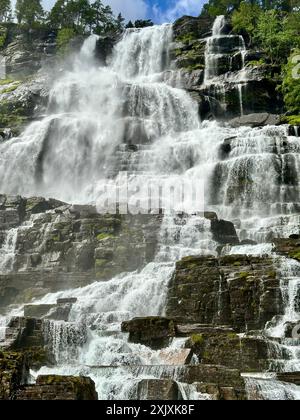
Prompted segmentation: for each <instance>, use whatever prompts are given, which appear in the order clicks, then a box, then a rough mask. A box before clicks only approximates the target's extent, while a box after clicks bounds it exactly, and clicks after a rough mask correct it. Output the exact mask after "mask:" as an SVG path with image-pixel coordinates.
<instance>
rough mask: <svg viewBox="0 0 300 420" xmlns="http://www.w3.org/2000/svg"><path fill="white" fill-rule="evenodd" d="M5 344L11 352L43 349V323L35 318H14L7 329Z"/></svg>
mask: <svg viewBox="0 0 300 420" xmlns="http://www.w3.org/2000/svg"><path fill="white" fill-rule="evenodd" d="M4 344H5V347H6V348H9V349H10V350H26V349H31V348H43V347H44V345H45V340H44V330H43V322H42V321H41V320H38V319H35V318H24V317H13V318H12V319H11V320H10V322H9V324H8V327H7V329H6V333H5V342H4Z"/></svg>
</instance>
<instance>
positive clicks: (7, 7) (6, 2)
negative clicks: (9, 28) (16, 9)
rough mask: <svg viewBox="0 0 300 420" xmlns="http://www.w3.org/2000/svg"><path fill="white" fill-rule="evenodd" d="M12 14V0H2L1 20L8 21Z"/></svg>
mask: <svg viewBox="0 0 300 420" xmlns="http://www.w3.org/2000/svg"><path fill="white" fill-rule="evenodd" d="M10 15H11V3H10V0H0V22H7V21H8V20H9V17H10Z"/></svg>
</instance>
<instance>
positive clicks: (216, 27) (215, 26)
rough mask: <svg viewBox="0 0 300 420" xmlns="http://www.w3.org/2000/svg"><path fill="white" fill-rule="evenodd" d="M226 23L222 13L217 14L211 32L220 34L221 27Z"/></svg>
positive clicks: (215, 34) (214, 34) (216, 34)
mask: <svg viewBox="0 0 300 420" xmlns="http://www.w3.org/2000/svg"><path fill="white" fill-rule="evenodd" d="M225 25H226V18H225V16H223V15H220V16H217V17H216V19H215V21H214V24H213V28H212V34H213V36H221V35H222V29H223V28H224V26H225Z"/></svg>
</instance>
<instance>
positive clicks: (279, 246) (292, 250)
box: [274, 237, 300, 261]
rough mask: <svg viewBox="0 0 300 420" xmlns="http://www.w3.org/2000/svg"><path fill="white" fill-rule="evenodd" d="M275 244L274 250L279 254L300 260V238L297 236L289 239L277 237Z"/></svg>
mask: <svg viewBox="0 0 300 420" xmlns="http://www.w3.org/2000/svg"><path fill="white" fill-rule="evenodd" d="M274 244H275V249H274V251H275V252H277V253H278V254H280V255H284V256H286V257H288V258H293V259H295V260H297V261H300V240H299V239H298V238H297V237H295V238H289V239H283V238H276V239H274Z"/></svg>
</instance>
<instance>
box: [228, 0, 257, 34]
mask: <svg viewBox="0 0 300 420" xmlns="http://www.w3.org/2000/svg"><path fill="white" fill-rule="evenodd" d="M261 13H262V9H261V8H260V7H259V6H258V5H257V4H250V3H247V2H245V1H243V2H242V3H241V5H240V8H239V9H238V10H236V11H234V12H233V14H232V25H233V30H234V31H235V32H244V31H246V32H247V33H248V34H249V35H250V37H253V35H254V33H255V30H256V28H257V23H258V20H259V17H260V15H261Z"/></svg>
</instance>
